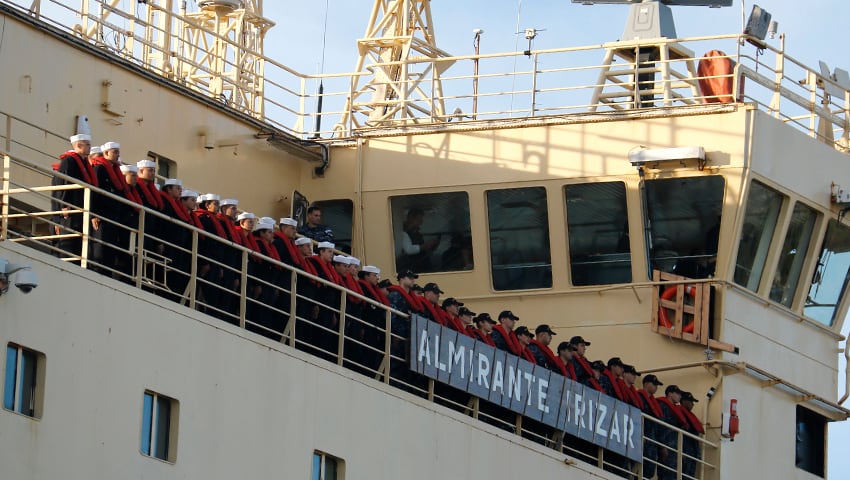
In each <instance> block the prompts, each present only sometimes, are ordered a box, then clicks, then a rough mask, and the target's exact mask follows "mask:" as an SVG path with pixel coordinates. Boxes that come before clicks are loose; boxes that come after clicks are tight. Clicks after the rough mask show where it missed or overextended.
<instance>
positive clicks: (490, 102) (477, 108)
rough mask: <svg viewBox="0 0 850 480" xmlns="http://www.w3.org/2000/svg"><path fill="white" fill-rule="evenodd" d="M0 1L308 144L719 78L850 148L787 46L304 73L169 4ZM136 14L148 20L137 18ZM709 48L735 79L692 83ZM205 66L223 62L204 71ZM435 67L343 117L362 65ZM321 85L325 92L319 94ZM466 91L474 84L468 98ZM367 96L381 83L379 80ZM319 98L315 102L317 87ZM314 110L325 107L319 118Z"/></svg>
mask: <svg viewBox="0 0 850 480" xmlns="http://www.w3.org/2000/svg"><path fill="white" fill-rule="evenodd" d="M0 3H3V4H8V5H10V6H11V7H13V8H14V9H16V10H18V11H20V12H23V13H24V14H26V15H27V16H29V17H32V18H35V19H37V20H39V21H42V22H45V23H47V24H49V25H51V26H53V27H55V28H57V29H59V30H61V31H64V32H67V33H70V34H72V35H74V36H76V37H77V38H79V39H80V40H82V41H85V42H87V43H90V44H92V45H94V46H96V47H98V48H100V49H103V50H106V51H109V52H111V53H113V54H114V55H116V56H119V57H121V58H124V59H125V60H127V61H129V62H131V63H133V64H136V65H140V66H143V67H145V68H147V69H149V70H151V71H152V72H153V73H154V74H156V75H159V76H161V77H163V78H165V79H167V80H168V81H173V82H176V83H177V84H180V85H184V86H186V87H187V88H190V89H193V90H195V91H197V92H199V93H201V94H202V95H206V96H209V97H211V98H214V99H215V100H216V101H220V102H222V104H224V105H226V106H228V107H230V108H232V109H234V110H236V111H240V112H243V113H246V114H248V115H251V116H254V117H255V118H257V119H259V120H262V121H264V122H266V123H268V124H269V125H270V126H273V127H274V128H277V129H279V130H281V131H284V132H287V133H289V134H292V135H294V136H296V137H299V138H302V139H307V138H311V139H316V138H325V139H328V138H331V137H348V136H350V135H352V134H353V133H355V132H357V131H368V130H370V129H384V128H388V127H400V126H409V125H412V124H417V125H423V124H424V125H428V124H446V123H448V122H452V123H455V124H456V123H464V122H471V121H476V120H489V121H521V120H523V119H528V118H533V117H543V116H553V115H579V114H588V113H597V114H599V113H607V114H610V113H622V112H625V111H629V112H640V111H643V110H645V109H652V108H665V109H671V108H676V107H689V106H690V107H692V106H697V105H704V106H705V105H707V104H708V105H717V104H713V103H708V102H710V101H711V100H712V99H713V97H714V99H716V97H715V96H713V95H711V94H708V93H706V92H703V91H702V89H701V86H700V81H708V80H723V79H725V80H727V83H728V84H729V85H731V89H730V91H728V92H727V93H728V95H727V96H728V97H729V99H730V100H734V101H735V102H747V103H749V104H751V105H754V106H755V107H756V108H758V109H761V110H764V111H766V112H768V113H769V114H771V115H773V116H775V117H776V118H778V119H780V120H781V121H783V122H786V123H788V124H789V125H792V126H793V127H794V128H797V129H799V130H801V131H803V132H805V133H806V134H807V135H810V136H812V137H815V138H819V139H820V140H822V141H824V142H827V143H832V144H834V145H835V146H836V148H838V149H840V150H842V151H847V149H848V145H850V91H848V90H847V87H848V86H847V85H843V86H842V85H839V84H838V83H836V82H835V81H833V80H832V79H831V78H827V77H826V76H825V75H824V74H823V73H822V72H821V71H820V70H819V69H814V68H810V67H808V66H806V65H804V64H803V63H801V62H799V61H798V60H796V59H794V58H793V57H791V56H789V55H787V54H786V53H785V41H784V38H782V40H781V41H780V45H779V47H778V48H777V47H774V46H772V45H767V44H764V45H761V46H760V47H761V48H757V47H755V46H750V45H749V44H748V43H747V41H746V40H747V39H748V37H745V36H742V35H721V36H710V37H695V38H685V39H676V40H664V39H662V40H654V41H652V42H650V43H636V42H613V43H609V44H604V45H601V46H599V45H594V46H588V47H577V48H560V49H547V50H532V51H530V52H528V54H527V55H526V54H525V53H524V52H508V53H494V54H484V55H468V56H456V57H447V58H439V59H431V58H427V59H414V60H408V61H406V62H387V63H386V64H381V65H380V66H378V65H371V66H370V65H367V66H366V67H367V68H365V70H364V71H363V72H346V73H338V74H321V75H311V74H305V73H301V72H298V71H295V70H293V69H291V68H288V67H286V66H285V65H283V64H281V63H279V62H276V61H274V60H272V59H270V58H268V57H266V56H264V55H263V52H262V51H258V50H252V49H251V48H249V47H246V46H245V44H244V43H240V42H235V41H234V40H232V39H230V38H228V37H226V36H222V35H219V34H217V33H215V32H210V31H204V32H203V34H204V35H205V36H206V37H207V38H208V41H205V42H198V41H196V40H197V37H191V38H190V36H187V35H184V34H183V32H185V31H187V29H188V30H192V29H195V30H198V29H199V28H201V25H199V24H198V23H197V20H196V19H194V17H192V13H191V12H186V11H185V9H179V8H178V7H177V4H178V3H179V2H170V1H163V2H154V1H151V2H140V3H139V5H137V4H136V2H129V3H128V4H127V5H125V6H124V7H121V6H119V5H118V2H116V1H111V2H107V1H97V0H84V1H83V2H82V4H83V7H75V6H71V4H79V2H76V1H60V0H26V1H24V0H17V1H15V0H2V2H0ZM142 11H144V12H146V13H145V14H144V15H142V14H141V13H143V12H142ZM193 38H194V39H195V40H193ZM216 45H218V46H216ZM223 47H226V48H227V49H228V51H233V52H240V53H241V55H237V56H236V57H234V58H231V57H230V56H227V55H224V56H222V55H217V53H216V52H217V51H218V50H216V49H217V48H218V49H219V50H220V49H221V48H223ZM712 50H715V51H721V52H727V53H726V54H718V56H712V57H711V58H712V61H718V60H719V61H723V60H730V61H731V63H732V65H733V66H734V68H733V70H732V71H731V72H726V73H721V74H715V75H711V74H701V73H700V69H699V68H697V67H698V65H699V64H700V63H701V62H703V61H708V59H709V57H707V56H705V55H703V54H702V53H694V52H710V51H712ZM749 52H753V53H749ZM355 54H356V52H355V47H354V45H353V44H352V55H355ZM246 57H250V58H251V59H254V60H256V62H261V64H262V65H261V67H259V68H254V67H255V65H256V64H255V63H252V64H251V65H252V68H253V69H252V70H251V71H250V75H247V74H246V75H247V76H246V75H235V74H234V73H233V72H238V71H239V70H240V68H244V67H245V65H243V64H244V63H245V62H246V60H245V59H246ZM213 58H217V59H218V60H217V61H218V63H215V62H212V61H211V59H213ZM237 58H238V60H237ZM647 59H648V60H647ZM441 62H445V65H452V66H451V68H446V69H445V72H444V73H443V74H442V75H441V76H440V78H439V81H440V88H435V85H432V83H433V82H431V83H429V81H428V80H423V79H419V78H417V79H411V80H409V81H408V84H406V85H403V84H400V83H401V82H400V81H399V82H396V83H399V84H398V85H396V88H394V90H396V91H399V92H406V91H409V90H411V89H412V88H413V87H414V86H415V87H416V89H417V91H418V92H424V93H426V94H427V95H425V96H424V97H423V96H417V97H416V98H412V97H411V98H404V97H399V98H395V99H380V101H379V102H378V103H375V104H374V105H373V106H372V107H370V105H371V103H370V102H371V100H364V101H363V102H361V103H357V102H354V104H352V105H351V106H350V110H351V112H345V111H344V110H345V109H346V103H347V100H348V99H350V98H354V99H357V98H360V97H363V95H362V92H354V91H352V89H353V88H354V87H353V85H357V83H358V82H354V81H352V80H353V79H354V78H356V77H359V76H368V75H370V73H369V70H370V68H369V67H373V68H372V71H376V70H379V69H380V70H386V69H385V68H383V67H387V68H389V67H390V66H392V65H395V64H400V63H406V64H408V65H411V66H412V68H414V69H415V68H416V66H415V64H424V65H422V66H428V67H430V68H431V69H433V70H434V71H436V70H440V71H442V70H444V69H442V68H440V65H439V64H440V63H441ZM210 65H215V66H214V67H212V66H210ZM476 66H477V69H476V68H475V67H476ZM517 66H519V67H517ZM379 67H380V68H379ZM466 72H469V73H466ZM472 72H478V73H476V74H473V73H472ZM320 83H321V86H322V88H321V89H318V88H317V87H318V86H319V84H320ZM361 83H362V82H361ZM414 83H415V85H414ZM473 84H476V85H477V87H475V88H474V89H473ZM372 86H373V87H375V86H380V85H379V84H376V83H374V82H373V83H372ZM313 88H316V89H317V90H316V92H312V91H311V90H312V89H313ZM228 95H229V96H228ZM367 97H368V95H367ZM320 102H321V104H322V111H318V105H319V103H320ZM388 102H389V103H388ZM437 103H442V104H444V105H445V107H446V108H445V111H446V112H452V113H447V114H443V115H441V116H436V115H435V114H434V113H433V112H436V111H438V109H435V108H433V106H434V105H435V104H437ZM390 104H392V106H397V105H400V104H403V105H405V106H408V107H411V108H405V109H400V110H404V111H408V112H426V113H423V116H422V117H420V118H392V119H389V120H385V121H381V122H377V123H373V122H371V121H370V120H369V118H368V116H366V115H364V112H366V113H368V111H369V109H370V108H379V107H383V106H388V105H390ZM671 113H672V111H671ZM343 118H345V119H347V120H346V122H345V124H341V123H340V121H341V119H343ZM317 125H322V127H320V128H316V126H317Z"/></svg>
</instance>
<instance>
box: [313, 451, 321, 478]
mask: <svg viewBox="0 0 850 480" xmlns="http://www.w3.org/2000/svg"><path fill="white" fill-rule="evenodd" d="M313 480H322V456H321V455H319V454H318V453H314V454H313Z"/></svg>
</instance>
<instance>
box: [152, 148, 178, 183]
mask: <svg viewBox="0 0 850 480" xmlns="http://www.w3.org/2000/svg"><path fill="white" fill-rule="evenodd" d="M148 158H149V159H151V160H153V161H154V162H156V178H157V180H160V182H158V183H160V184H162V181H163V180H165V179H167V178H176V177H177V162H175V161H174V160H171V159H170V158H167V157H164V156H162V155H160V154H158V153H156V152H151V151H148Z"/></svg>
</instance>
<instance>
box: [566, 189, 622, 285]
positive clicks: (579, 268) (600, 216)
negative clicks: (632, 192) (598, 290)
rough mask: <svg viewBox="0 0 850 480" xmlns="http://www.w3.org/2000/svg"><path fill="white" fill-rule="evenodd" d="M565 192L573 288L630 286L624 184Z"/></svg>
mask: <svg viewBox="0 0 850 480" xmlns="http://www.w3.org/2000/svg"><path fill="white" fill-rule="evenodd" d="M564 190H565V192H566V193H565V196H566V199H567V230H568V235H569V239H570V273H571V276H572V283H573V285H600V284H607V283H627V282H631V281H632V256H631V253H630V250H629V223H628V214H627V209H626V185H625V183H623V182H603V183H582V184H578V185H567V186H566V187H564Z"/></svg>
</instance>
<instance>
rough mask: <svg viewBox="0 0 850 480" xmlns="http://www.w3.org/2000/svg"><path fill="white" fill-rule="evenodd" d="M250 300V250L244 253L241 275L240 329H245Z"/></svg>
mask: <svg viewBox="0 0 850 480" xmlns="http://www.w3.org/2000/svg"><path fill="white" fill-rule="evenodd" d="M247 298H248V250H243V251H242V271H241V272H240V275H239V328H245V317H246V316H247V312H246V308H247Z"/></svg>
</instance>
